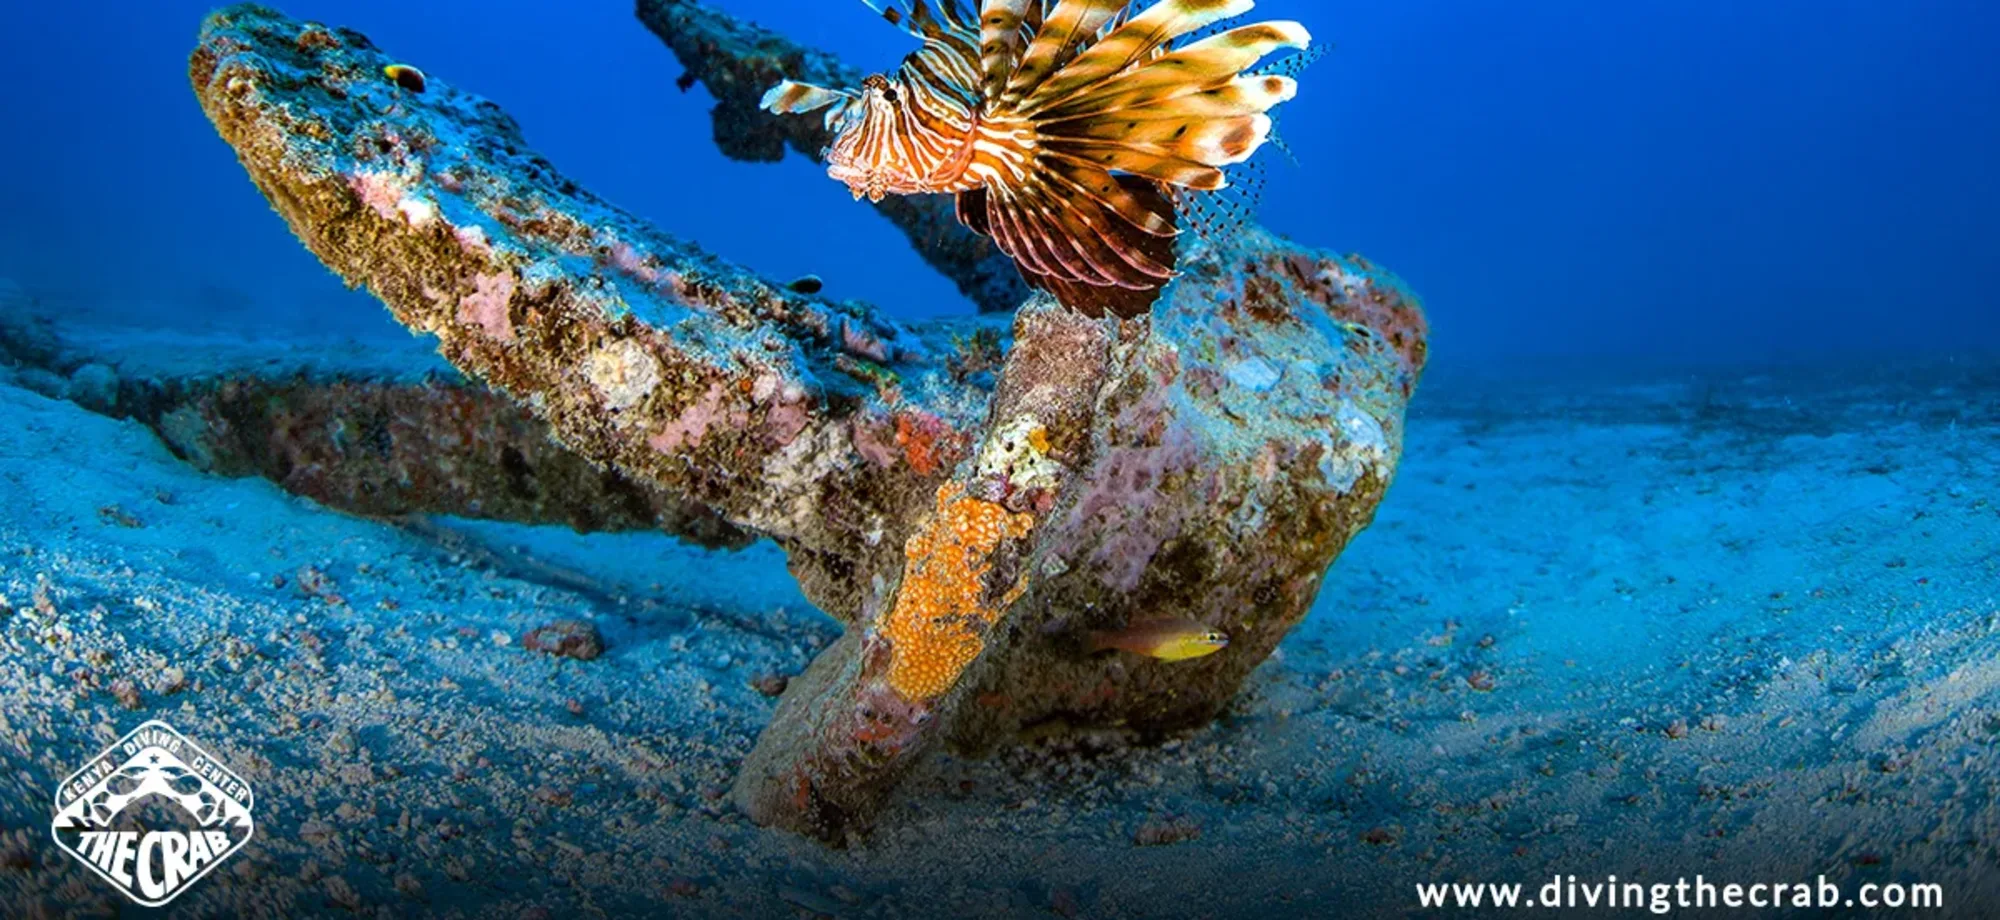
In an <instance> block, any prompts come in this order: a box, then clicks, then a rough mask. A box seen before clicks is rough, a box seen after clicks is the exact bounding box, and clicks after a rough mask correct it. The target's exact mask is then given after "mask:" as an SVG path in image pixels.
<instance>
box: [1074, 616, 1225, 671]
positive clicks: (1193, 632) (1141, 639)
mask: <svg viewBox="0 0 2000 920" xmlns="http://www.w3.org/2000/svg"><path fill="white" fill-rule="evenodd" d="M1228 647H1229V634H1228V633H1226V632H1223V631H1222V630H1219V629H1216V628H1214V627H1211V626H1207V625H1204V624H1202V623H1198V622H1196V621H1194V620H1190V619H1186V618H1169V619H1160V620H1138V621H1135V622H1133V623H1132V624H1131V625H1129V626H1126V627H1125V628H1124V629H1113V630H1104V631H1099V632H1093V633H1091V634H1090V650H1091V651H1092V652H1101V651H1104V650H1105V649H1118V650H1119V651H1123V652H1131V653H1132V654H1134V655H1145V656H1146V657H1148V658H1158V659H1160V660H1161V661H1186V660H1188V659H1190V658H1200V657H1202V656H1203V655H1213V654H1215V653H1216V652H1219V651H1222V650H1223V649H1225V648H1228Z"/></svg>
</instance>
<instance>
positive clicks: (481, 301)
mask: <svg viewBox="0 0 2000 920" xmlns="http://www.w3.org/2000/svg"><path fill="white" fill-rule="evenodd" d="M514 287H515V284H514V276H513V274H512V273H507V272H496V273H493V274H484V275H478V276H475V277H474V278H473V279H472V293H470V294H467V295H465V296H464V297H462V298H460V299H459V301H458V321H459V322H461V323H467V324H470V325H474V326H478V327H479V328H480V330H481V331H482V332H485V333H486V336H487V337H488V338H491V339H493V340H495V341H499V342H512V341H514V321H513V319H512V318H511V317H509V316H508V315H507V311H508V309H509V305H510V304H511V303H512V302H513V299H514Z"/></svg>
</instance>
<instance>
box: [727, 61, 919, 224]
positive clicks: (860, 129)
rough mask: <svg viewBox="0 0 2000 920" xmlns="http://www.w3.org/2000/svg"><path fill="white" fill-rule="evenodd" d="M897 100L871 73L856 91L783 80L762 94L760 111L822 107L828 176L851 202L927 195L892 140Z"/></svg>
mask: <svg viewBox="0 0 2000 920" xmlns="http://www.w3.org/2000/svg"><path fill="white" fill-rule="evenodd" d="M901 101H902V87H901V86H900V85H898V83H897V81H895V80H891V79H889V78H888V77H886V76H883V75H881V74H875V75H873V76H870V77H869V78H868V79H866V80H863V81H861V89H860V90H858V91H856V90H832V89H825V88H822V87H818V86H813V85H811V84H806V83H795V82H793V81H790V80H786V81H785V82H783V83H780V84H778V85H777V86H775V87H772V88H771V91H770V92H768V93H765V94H764V102H763V107H764V108H765V110H767V111H771V112H776V113H778V114H796V113H802V112H811V111H815V110H818V109H822V108H823V109H826V127H827V130H828V131H831V132H832V133H833V141H832V143H830V144H829V145H828V146H827V148H826V150H825V151H824V152H823V154H824V157H825V159H826V172H827V175H829V176H832V177H833V178H835V179H838V180H839V181H841V182H843V183H846V185H847V188H848V190H849V191H852V192H853V193H854V197H855V198H861V197H863V196H867V198H868V199H869V200H870V201H881V200H882V199H883V197H885V196H887V195H892V194H895V195H907V194H912V193H915V192H921V191H928V189H926V188H924V186H923V183H922V179H921V177H919V176H917V175H916V174H915V172H914V170H913V168H912V166H911V164H910V163H908V162H907V160H906V158H905V157H904V156H902V155H901V154H899V153H898V152H897V147H896V145H895V144H893V143H892V142H891V138H892V135H893V133H894V132H895V130H896V111H897V106H898V104H899V103H900V102H901Z"/></svg>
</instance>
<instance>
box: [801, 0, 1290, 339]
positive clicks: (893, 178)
mask: <svg viewBox="0 0 2000 920" xmlns="http://www.w3.org/2000/svg"><path fill="white" fill-rule="evenodd" d="M961 2H962V0H870V4H869V5H870V6H873V7H875V8H876V9H877V10H878V11H881V12H882V14H883V16H884V17H885V18H887V19H888V20H889V21H890V22H891V23H894V24H897V25H899V26H901V27H903V28H905V29H907V30H909V31H910V32H911V33H913V34H915V35H916V36H917V37H919V38H921V39H922V40H923V43H924V44H923V47H922V48H921V49H919V50H918V51H917V52H916V53H914V54H911V55H910V56H909V57H908V58H906V59H905V60H904V62H903V65H902V68H901V69H900V70H899V71H898V74H897V77H896V79H895V80H893V81H891V80H889V79H887V78H885V77H881V76H876V77H871V78H870V81H869V82H868V83H867V84H866V85H865V87H864V89H862V90H861V91H853V90H831V89H824V88H821V87H816V86H810V85H807V84H802V83H794V82H791V81H785V82H783V83H780V84H779V85H778V86H776V87H774V88H772V89H771V91H770V92H769V93H767V94H766V95H765V97H764V108H765V109H767V110H769V111H772V112H777V113H780V114H790V113H801V112H811V111H817V110H819V109H828V110H829V111H828V113H827V128H828V130H829V131H832V132H834V133H835V134H836V137H835V140H834V143H833V145H832V147H831V148H829V153H830V154H836V153H837V155H830V156H829V157H828V167H827V173H828V175H830V176H831V177H832V178H834V179H836V180H838V181H840V182H842V183H845V184H846V185H847V187H848V189H849V190H850V191H852V192H853V193H854V197H855V198H857V199H859V198H862V197H864V196H865V197H867V198H869V199H870V200H872V201H880V200H882V198H883V197H885V196H887V195H891V194H897V195H907V194H917V193H924V192H955V193H957V195H958V214H959V219H960V220H961V221H963V222H964V223H965V224H966V226H968V227H970V228H972V229H973V230H975V231H977V232H979V233H981V234H984V235H986V236H989V237H991V238H992V239H993V242H994V245H995V246H997V247H998V248H999V249H1000V250H1001V251H1002V252H1004V253H1006V254H1007V256H1008V257H1009V258H1010V259H1012V260H1013V261H1014V264H1015V266H1016V267H1017V268H1019V269H1020V271H1021V274H1022V276H1023V277H1024V278H1026V279H1027V280H1028V282H1029V283H1030V284H1033V285H1034V286H1036V287H1039V288H1042V289H1044V290H1048V291H1050V292H1051V293H1054V294H1055V295H1056V297H1057V299H1059V300H1061V301H1062V302H1063V303H1064V304H1066V305H1068V306H1070V307H1072V308H1074V309H1077V310H1080V311H1082V312H1084V313H1087V314H1089V315H1092V316H1098V315H1103V314H1106V313H1110V314H1115V315H1117V316H1121V317H1131V316H1137V315H1139V314H1142V313H1144V312H1146V311H1147V310H1149V309H1150V308H1151V306H1152V303H1153V301H1154V300H1155V299H1156V298H1157V296H1158V294H1159V291H1160V289H1161V288H1162V287H1164V286H1165V285H1166V284H1167V283H1168V282H1169V281H1171V280H1172V279H1173V278H1174V276H1175V270H1174V268H1175V261H1176V258H1177V254H1176V252H1175V247H1174V237H1175V236H1176V234H1178V233H1179V226H1178V224H1179V218H1180V215H1179V213H1178V212H1177V209H1176V207H1175V196H1177V195H1179V194H1180V193H1181V191H1182V190H1190V191H1217V190H1220V189H1223V188H1226V187H1228V184H1229V183H1228V181H1227V179H1226V178H1225V176H1224V174H1223V169H1224V168H1225V167H1228V166H1232V165H1234V164H1238V163H1241V162H1243V161H1245V160H1247V159H1249V158H1250V156H1251V155H1252V154H1253V153H1255V152H1256V151H1257V149H1258V148H1259V147H1261V146H1262V145H1263V144H1264V142H1265V141H1266V140H1267V139H1268V138H1269V137H1270V133H1271V118H1270V115H1269V114H1267V113H1268V112H1269V111H1270V110H1271V109H1272V108H1274V107H1276V106H1277V105H1279V104H1281V103H1283V102H1285V101H1286V100H1289V99H1291V98H1292V96H1293V95H1294V94H1296V93H1297V91H1298V85H1297V82H1296V81H1295V80H1293V78H1292V77H1291V76H1290V75H1288V74H1280V73H1253V72H1250V71H1251V69H1252V68H1254V67H1255V66H1256V65H1257V63H1258V62H1259V61H1261V60H1263V59H1264V58H1266V57H1267V56H1269V55H1271V54H1274V53H1276V52H1277V51H1279V50H1281V49H1285V48H1291V49H1299V50H1303V49H1306V48H1307V47H1308V45H1309V44H1310V42H1311V36H1310V35H1309V34H1308V33H1307V32H1306V30H1305V28H1304V27H1303V26H1301V25H1299V24H1298V23H1296V22H1261V23H1254V24H1251V25H1244V26H1238V27H1235V28H1231V29H1226V30H1217V31H1214V32H1213V34H1209V35H1207V36H1206V37H1203V38H1199V39H1195V40H1189V41H1185V42H1182V41H1181V39H1183V38H1184V37H1187V36H1191V35H1194V34H1196V33H1199V32H1202V31H1203V30H1206V29H1208V28H1209V27H1210V26H1215V25H1217V24H1219V23H1224V22H1226V21H1228V20H1230V19H1234V18H1235V17H1237V16H1241V15H1243V14H1244V13H1247V12H1249V11H1250V9H1251V8H1252V7H1253V6H1254V5H1255V3H1254V0H1158V2H1155V3H1152V4H1151V5H1150V6H1147V7H1146V8H1145V9H1144V10H1143V11H1141V12H1137V13H1135V12H1134V9H1135V5H1134V4H1133V3H1131V2H1130V0H979V2H978V7H979V8H978V9H977V10H976V11H974V10H968V9H965V8H963V7H962V6H961ZM1309 59H1310V58H1309V56H1307V57H1301V58H1294V59H1293V61H1288V62H1285V63H1287V64H1291V63H1297V62H1302V61H1304V60H1309ZM857 107H863V108H857ZM863 113H865V114H863ZM857 114H859V115H861V116H862V117H854V116H855V115H857ZM1003 126H1004V130H1003Z"/></svg>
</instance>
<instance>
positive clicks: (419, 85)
mask: <svg viewBox="0 0 2000 920" xmlns="http://www.w3.org/2000/svg"><path fill="white" fill-rule="evenodd" d="M382 75H383V76H385V77H388V78H389V79H391V80H394V81H396V85H397V86H400V87H402V88H404V89H406V90H409V91H410V92H413V93H421V92H423V91H424V83H425V80H424V72H423V71H421V70H418V69H416V68H415V67H411V66H410V65H408V64H390V65H389V66H387V67H384V68H382Z"/></svg>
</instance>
